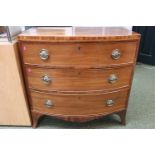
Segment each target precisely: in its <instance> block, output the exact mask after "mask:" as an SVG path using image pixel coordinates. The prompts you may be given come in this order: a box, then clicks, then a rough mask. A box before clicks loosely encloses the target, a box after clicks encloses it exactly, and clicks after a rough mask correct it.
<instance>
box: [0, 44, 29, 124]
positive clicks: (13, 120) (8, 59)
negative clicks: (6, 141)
mask: <svg viewBox="0 0 155 155" xmlns="http://www.w3.org/2000/svg"><path fill="white" fill-rule="evenodd" d="M0 72H1V74H0V99H1V102H0V125H24V126H30V125H31V122H30V116H29V111H28V108H27V99H26V96H25V89H24V86H23V80H22V76H21V70H20V65H19V57H18V50H17V43H16V42H15V43H5V42H4V43H1V44H0Z"/></svg>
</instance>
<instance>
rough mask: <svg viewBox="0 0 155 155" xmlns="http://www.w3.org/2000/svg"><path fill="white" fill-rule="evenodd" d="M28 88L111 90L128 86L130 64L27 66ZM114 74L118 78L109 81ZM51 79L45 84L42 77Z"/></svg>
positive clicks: (130, 70)
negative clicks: (111, 65) (81, 66)
mask: <svg viewBox="0 0 155 155" xmlns="http://www.w3.org/2000/svg"><path fill="white" fill-rule="evenodd" d="M26 70H27V76H28V83H29V88H32V89H36V90H42V91H44V90H46V91H89V90H90V91H93V90H113V89H119V88H122V87H128V86H129V82H130V78H131V73H132V66H126V67H123V68H115V69H112V68H111V69H45V68H34V67H33V68H32V67H29V66H28V67H27V68H26ZM113 74H114V75H115V76H116V77H117V78H118V80H116V82H114V83H110V81H109V77H110V76H111V75H113ZM44 75H46V76H48V77H49V78H50V79H51V82H50V83H49V84H46V83H45V82H44V81H43V80H42V77H43V76H44Z"/></svg>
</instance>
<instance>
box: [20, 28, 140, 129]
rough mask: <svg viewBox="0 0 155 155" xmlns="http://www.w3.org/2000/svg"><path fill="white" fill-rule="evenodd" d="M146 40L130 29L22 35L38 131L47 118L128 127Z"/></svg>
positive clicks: (60, 30)
mask: <svg viewBox="0 0 155 155" xmlns="http://www.w3.org/2000/svg"><path fill="white" fill-rule="evenodd" d="M139 40H140V35H139V34H138V33H135V32H132V31H129V30H127V29H125V28H118V27H116V28H114V27H113V28H112V27H60V28H58V27H56V28H54V27H53V28H32V29H29V30H27V31H25V32H23V33H22V34H20V35H19V36H18V41H19V47H20V55H21V60H22V65H23V73H24V78H25V85H26V89H27V95H28V99H29V107H30V111H31V114H32V121H33V127H36V126H37V123H38V120H39V118H40V117H41V116H43V115H50V116H54V117H57V118H60V119H63V120H66V121H72V122H73V121H76V122H85V121H90V120H93V119H97V118H100V117H103V116H106V115H109V114H112V113H115V114H118V115H119V116H120V119H121V123H122V124H125V116H126V110H127V106H128V98H129V95H130V89H131V84H132V78H133V72H134V66H135V63H136V58H137V51H138V47H139Z"/></svg>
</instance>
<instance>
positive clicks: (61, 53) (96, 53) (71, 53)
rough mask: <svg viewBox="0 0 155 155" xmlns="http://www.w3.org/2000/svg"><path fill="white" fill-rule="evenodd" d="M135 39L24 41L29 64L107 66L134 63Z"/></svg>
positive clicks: (23, 50)
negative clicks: (71, 41) (98, 41)
mask: <svg viewBox="0 0 155 155" xmlns="http://www.w3.org/2000/svg"><path fill="white" fill-rule="evenodd" d="M135 52H136V42H102V43H59V44H58V43H28V42H24V43H22V53H23V58H24V62H25V63H26V64H35V65H42V66H57V67H58V66H59V67H62V66H83V65H85V66H87V65H88V66H89V65H91V66H107V65H120V64H124V63H132V62H134V58H135Z"/></svg>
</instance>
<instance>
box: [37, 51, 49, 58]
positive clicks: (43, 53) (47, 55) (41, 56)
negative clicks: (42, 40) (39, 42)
mask: <svg viewBox="0 0 155 155" xmlns="http://www.w3.org/2000/svg"><path fill="white" fill-rule="evenodd" d="M39 56H40V58H41V59H42V60H47V59H48V58H49V54H48V50H46V49H42V50H41V51H40V53H39Z"/></svg>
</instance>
